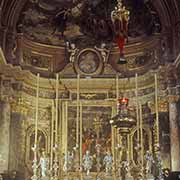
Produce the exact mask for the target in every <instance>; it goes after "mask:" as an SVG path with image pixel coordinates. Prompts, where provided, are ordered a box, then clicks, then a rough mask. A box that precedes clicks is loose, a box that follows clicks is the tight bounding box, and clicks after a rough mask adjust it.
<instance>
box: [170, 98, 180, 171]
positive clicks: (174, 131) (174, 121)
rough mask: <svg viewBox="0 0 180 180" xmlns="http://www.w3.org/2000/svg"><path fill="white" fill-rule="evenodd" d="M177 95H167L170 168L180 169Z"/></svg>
mask: <svg viewBox="0 0 180 180" xmlns="http://www.w3.org/2000/svg"><path fill="white" fill-rule="evenodd" d="M177 99H178V97H177V96H169V123H170V144H171V170H172V171H180V160H179V157H180V133H179V127H178V108H177Z"/></svg>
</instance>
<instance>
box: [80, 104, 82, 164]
mask: <svg viewBox="0 0 180 180" xmlns="http://www.w3.org/2000/svg"><path fill="white" fill-rule="evenodd" d="M82 120H83V119H82V103H80V165H82V163H83V162H82V156H83V154H82V137H83V134H82V133H83V121H82Z"/></svg>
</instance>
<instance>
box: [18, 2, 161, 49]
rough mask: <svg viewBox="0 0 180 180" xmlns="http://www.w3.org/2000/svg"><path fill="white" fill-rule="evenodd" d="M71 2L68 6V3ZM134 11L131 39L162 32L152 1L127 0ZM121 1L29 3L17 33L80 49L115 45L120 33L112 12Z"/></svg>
mask: <svg viewBox="0 0 180 180" xmlns="http://www.w3.org/2000/svg"><path fill="white" fill-rule="evenodd" d="M67 2H68V3H67ZM123 4H124V5H125V7H127V9H128V10H129V11H130V18H129V25H128V26H129V27H128V36H129V39H130V40H133V41H134V40H136V39H137V37H144V36H147V35H151V34H153V33H154V32H160V31H161V22H160V19H159V16H158V13H157V12H156V9H155V7H154V6H153V3H152V2H151V1H143V0H133V1H132V0H126V1H124V2H123ZM115 6H117V0H92V1H90V0H87V1H84V0H68V1H67V0H51V1H47V0H41V1H27V3H26V4H25V6H24V9H23V10H22V13H21V14H20V16H19V17H20V18H19V20H18V23H17V31H18V32H23V33H25V34H26V37H27V38H28V39H31V40H33V41H36V42H40V43H44V44H51V45H64V40H68V41H71V42H74V43H75V44H78V45H79V46H80V47H93V46H94V45H97V44H101V42H102V41H103V42H105V43H107V44H108V43H112V42H114V41H115V36H116V33H115V32H114V26H113V23H112V19H111V16H112V11H113V10H114V8H115Z"/></svg>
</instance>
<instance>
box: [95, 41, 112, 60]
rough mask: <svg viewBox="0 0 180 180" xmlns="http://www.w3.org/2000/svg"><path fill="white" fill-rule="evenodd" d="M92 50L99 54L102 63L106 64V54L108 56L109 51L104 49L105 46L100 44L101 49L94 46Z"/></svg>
mask: <svg viewBox="0 0 180 180" xmlns="http://www.w3.org/2000/svg"><path fill="white" fill-rule="evenodd" d="M94 48H95V49H96V50H98V51H99V52H100V53H101V56H102V58H103V62H106V61H107V58H108V54H109V50H108V49H106V44H105V43H102V44H101V47H99V48H98V47H96V46H95V47H94Z"/></svg>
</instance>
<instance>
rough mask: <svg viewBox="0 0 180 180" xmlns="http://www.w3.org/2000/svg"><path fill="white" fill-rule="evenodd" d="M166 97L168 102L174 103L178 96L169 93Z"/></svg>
mask: <svg viewBox="0 0 180 180" xmlns="http://www.w3.org/2000/svg"><path fill="white" fill-rule="evenodd" d="M167 99H168V102H169V103H176V102H178V100H179V99H180V97H179V96H178V95H169V96H168V98H167Z"/></svg>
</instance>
